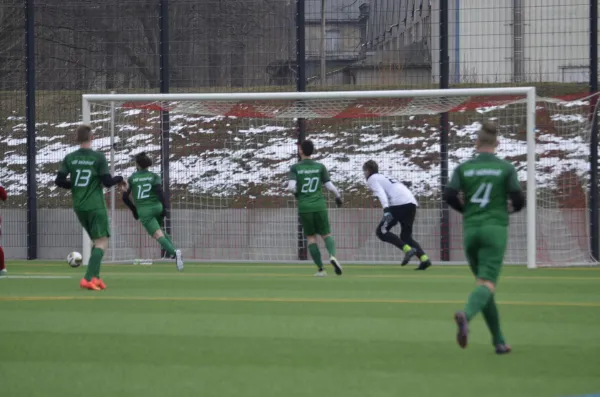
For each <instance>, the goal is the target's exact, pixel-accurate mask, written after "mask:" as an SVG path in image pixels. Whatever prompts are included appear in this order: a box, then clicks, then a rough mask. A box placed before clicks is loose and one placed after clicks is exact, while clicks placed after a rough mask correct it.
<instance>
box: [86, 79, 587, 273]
mask: <svg viewBox="0 0 600 397" xmlns="http://www.w3.org/2000/svg"><path fill="white" fill-rule="evenodd" d="M473 98H479V99H478V100H477V101H478V102H477V104H478V105H476V106H480V107H477V108H476V109H475V108H474V107H469V106H467V105H465V104H466V103H468V102H469V101H471V100H472V99H473ZM538 100H539V99H538ZM490 103H491V105H490ZM553 106H554V105H553ZM492 108H493V109H492ZM480 109H483V110H480ZM490 109H492V110H490ZM162 111H168V112H169V115H170V120H171V131H170V137H171V138H170V141H171V153H172V156H173V157H172V159H173V160H172V165H171V167H172V168H171V171H170V173H171V176H172V178H171V185H172V186H174V187H176V189H177V193H176V195H175V196H174V197H173V198H172V199H171V207H172V210H173V211H174V212H173V215H172V216H171V218H172V222H173V224H176V225H178V226H177V230H175V229H176V228H174V229H173V230H174V231H173V237H174V241H175V245H178V244H181V245H180V247H181V249H183V251H184V254H185V256H186V257H188V258H190V259H192V260H198V261H235V262H243V261H275V262H289V261H293V260H296V259H297V258H296V255H297V252H298V251H297V249H298V244H297V241H298V239H296V236H297V218H296V217H295V215H294V214H295V212H294V211H295V209H294V206H295V204H294V201H293V197H292V198H290V197H288V196H284V193H282V192H283V190H282V189H280V188H281V186H282V184H283V181H284V180H285V173H286V171H287V169H289V165H290V164H292V163H293V162H295V153H296V146H295V141H294V134H295V131H294V125H295V120H296V119H298V118H303V119H306V120H308V122H309V124H310V125H311V128H310V131H309V133H308V135H309V138H310V139H313V140H314V142H315V145H316V147H317V155H316V159H317V160H318V161H321V160H320V159H321V158H324V159H328V161H329V162H328V163H326V165H327V166H328V168H329V170H330V172H331V174H332V181H333V182H334V183H336V184H339V186H340V187H341V190H342V191H343V192H344V198H345V201H346V202H348V203H349V204H348V208H343V209H341V210H337V209H336V210H332V212H330V214H331V215H330V216H331V218H332V228H333V233H334V236H336V239H338V246H339V248H338V251H340V252H338V256H339V257H340V259H341V260H346V262H358V263H371V262H373V263H384V262H386V263H387V262H394V259H393V258H394V255H397V253H395V251H394V249H393V247H391V246H388V245H386V244H383V243H381V242H379V241H378V240H377V238H376V237H375V233H374V230H375V226H376V225H377V223H378V218H379V216H380V211H381V210H380V208H378V207H377V203H376V202H374V201H373V199H372V198H362V197H363V196H361V195H364V192H363V190H362V187H360V186H361V184H363V185H364V181H361V180H359V179H360V178H359V177H358V176H357V175H360V169H356V168H357V166H356V164H359V163H361V164H362V162H363V160H365V159H368V158H373V159H375V160H377V161H380V160H381V162H380V167H381V166H382V167H383V169H384V170H383V171H382V172H385V173H391V174H393V176H394V177H397V178H398V179H401V180H408V181H411V180H412V181H413V183H412V184H413V185H414V186H416V190H417V195H418V196H419V195H422V197H424V198H423V200H424V201H426V202H427V204H423V205H422V208H423V209H422V210H420V211H423V214H424V215H419V212H418V215H417V216H418V217H420V218H419V219H420V220H421V222H423V223H421V224H419V223H418V222H417V224H418V225H422V226H421V229H422V230H423V231H420V230H419V227H418V226H415V228H416V230H415V232H416V238H417V240H418V239H419V238H423V239H428V238H430V237H431V236H428V234H431V233H428V232H427V231H426V230H437V229H436V228H439V220H438V218H439V216H438V215H436V214H439V213H440V211H441V209H442V205H441V202H440V200H439V197H440V186H439V175H440V169H439V164H437V163H436V162H437V161H438V160H437V159H438V157H439V154H440V146H439V143H436V142H437V140H436V139H438V136H439V129H438V127H437V125H438V124H436V122H435V121H434V120H436V119H435V116H436V115H437V114H440V113H443V112H454V114H456V115H457V116H456V117H457V119H456V120H457V121H451V126H452V127H453V128H454V129H453V130H452V132H451V134H452V137H451V138H450V147H449V148H448V151H449V154H450V155H451V158H452V161H451V165H450V166H449V170H448V171H449V173H451V172H452V171H453V168H454V166H456V164H457V163H458V162H459V161H460V160H461V159H462V158H463V157H464V156H467V155H472V153H473V151H472V146H473V141H472V134H473V132H474V131H475V130H476V129H477V125H480V124H477V123H480V122H481V121H483V120H486V119H491V120H495V121H497V122H498V123H499V124H501V125H499V130H500V134H502V130H503V129H504V130H506V131H509V132H510V131H512V132H515V134H519V133H520V134H521V135H522V138H521V140H519V139H518V138H514V139H513V138H511V142H509V143H510V144H511V145H513V144H514V145H517V144H519V145H518V150H519V151H520V152H519V153H514V158H518V159H519V160H518V161H520V164H521V165H522V167H521V168H519V177H520V180H521V182H522V183H525V185H526V194H527V206H526V209H524V210H523V213H524V214H523V215H522V218H519V219H522V220H519V221H518V225H517V226H515V227H518V228H520V229H519V232H518V233H517V234H515V237H514V242H513V243H512V244H513V246H515V247H516V248H515V251H514V252H515V255H514V259H511V260H510V261H511V262H514V263H521V264H523V263H525V262H526V264H527V267H528V268H535V267H537V265H538V263H537V259H538V258H536V254H537V251H538V250H537V249H536V241H537V239H536V225H537V226H538V227H539V225H542V224H543V223H540V222H539V219H538V217H537V215H536V208H537V206H538V201H539V200H540V197H539V196H538V194H537V191H536V156H537V154H539V153H538V152H536V89H535V87H506V88H471V89H446V90H388V91H332V92H277V93H207V94H86V95H83V97H82V119H83V122H84V123H87V124H91V125H92V127H93V130H94V135H95V138H96V140H95V144H94V148H95V149H98V150H101V151H103V152H104V153H105V154H106V155H107V158H109V162H110V165H111V170H112V171H113V172H116V173H117V174H120V175H123V177H125V178H127V177H128V176H129V175H130V174H131V172H133V171H134V170H135V166H134V164H133V162H132V160H131V158H132V156H133V155H134V154H136V153H137V152H140V151H142V150H144V151H149V152H152V151H154V152H155V155H154V157H155V160H156V158H157V157H158V156H160V153H161V151H160V148H159V146H160V130H161V126H160V123H161V117H160V116H159V114H160V112H162ZM488 112H491V113H488ZM459 120H460V121H459ZM463 127H464V128H463ZM561 128H562V127H561ZM515 136H517V135H515ZM209 139H210V140H209ZM507 139H508V138H507ZM513 141H514V142H513ZM517 141H518V142H517ZM521 141H522V144H520V142H521ZM469 142H470V143H469ZM157 143H158V144H157ZM514 147H515V148H516V147H517V146H514ZM320 148H327V149H326V150H324V151H323V152H319V149H320ZM511 150H512V149H511ZM515 150H517V149H515ZM524 151H526V153H523V152H524ZM462 153H465V154H462ZM511 153H512V152H511ZM501 155H502V153H501ZM269 156H270V157H269ZM456 156H462V157H456ZM505 157H507V158H509V159H510V158H511V157H513V154H511V155H510V156H505ZM269 159H271V160H269ZM355 161H356V164H355ZM155 163H157V164H158V161H155ZM334 163H335V164H336V165H335V166H331V165H330V164H334ZM231 169H233V170H231ZM525 169H526V170H525ZM155 170H156V171H158V172H160V170H159V169H158V168H156V169H155ZM355 182H356V185H355V184H354V183H355ZM208 185H210V186H211V187H210V189H209V188H208V187H207V186H208ZM113 189H114V188H113ZM211 189H212V190H211ZM544 191H545V193H544V194H547V195H549V196H548V197H550V195H552V194H558V193H552V192H554V191H557V190H555V189H554V190H553V189H552V188H551V187H548V188H547V189H545V190H544ZM354 192H355V193H354ZM355 194H356V196H357V197H358V196H360V197H361V199H360V200H361V201H360V202H359V201H358V199H356V200H355V201H352V197H353V195H355ZM242 196H243V197H244V198H243V199H241V198H240V197H242ZM115 197H117V198H115ZM118 197H119V195H115V194H114V193H111V195H110V199H109V200H110V201H111V203H110V205H109V207H108V208H109V211H110V216H111V224H112V230H113V236H112V238H111V242H110V243H111V248H110V250H112V254H110V255H107V257H106V259H107V260H114V261H116V262H129V261H131V260H132V259H136V258H143V257H144V256H143V255H144V252H149V251H146V250H152V251H151V254H148V255H147V256H150V255H152V256H154V257H155V258H157V256H158V254H155V253H156V252H157V251H158V249H159V248H157V247H158V246H157V245H152V242H151V241H150V242H148V241H147V237H146V236H145V232H144V230H143V229H142V228H141V226H139V225H137V224H136V223H135V222H134V221H133V219H129V218H130V216H129V213H128V212H127V211H126V210H125V209H122V208H120V207H119V204H118V203H117V205H115V200H116V201H118ZM328 200H329V201H331V199H330V198H329V199H328ZM548 200H550V199H548ZM257 203H258V204H257ZM228 214H229V215H228ZM425 214H427V215H425ZM525 214H526V215H525ZM544 216H546V215H544ZM550 217H551V215H550ZM233 218H235V219H233ZM452 219H453V222H452V229H451V230H452V233H453V234H454V233H457V234H458V235H460V234H462V230H459V229H461V227H460V226H459V224H458V222H459V220H458V219H460V217H458V216H455V215H452ZM179 225H183V226H179ZM242 229H243V230H242ZM288 229H289V230H288ZM271 232H272V233H273V234H270V233H271ZM432 233H436V232H432ZM226 234H228V235H226ZM285 236H287V237H286V238H291V240H292V241H291V242H289V244H288V243H287V242H285V241H287V240H285V241H284V240H279V239H280V238H281V239H283V238H284V237H285ZM337 236H339V237H337ZM363 236H364V237H363ZM446 237H448V236H446ZM432 238H433V237H432ZM523 238H525V239H526V243H525V244H523V241H522V240H523ZM436 239H437V237H436V238H433V239H432V240H431V243H429V246H428V249H429V250H431V251H438V250H439V245H438V243H436ZM275 240H276V241H275ZM455 240H456V239H455V238H453V239H452V242H451V244H450V245H451V247H452V250H453V251H452V252H453V253H452V255H451V256H452V257H451V258H450V259H451V261H453V262H462V263H464V258H462V257H460V255H461V254H460V251H461V247H460V244H461V243H460V241H455ZM140 241H142V242H140ZM428 241H429V240H428ZM437 241H439V239H438V240H437ZM139 244H141V245H140V246H139V247H138V245H139ZM510 244H511V243H509V245H510ZM133 245H135V249H134V248H131V247H129V246H133ZM142 245H143V247H142ZM148 245H152V247H151V248H148V247H147V246H148ZM422 245H423V244H422ZM517 245H518V247H517ZM549 245H551V244H549ZM371 247H377V248H371ZM424 248H425V247H424ZM525 251H526V254H525ZM82 252H83V257H84V263H85V264H87V262H88V259H89V256H90V252H91V243H90V240H89V238H88V236H87V234H86V233H85V232H84V233H83V250H82ZM521 253H522V254H523V255H522V256H520V255H521ZM436 255H437V253H433V256H434V257H436ZM577 255H579V253H578V254H577ZM430 256H432V255H430ZM550 256H551V255H550ZM584 256H585V255H584ZM453 257H456V258H459V259H458V260H457V259H454V258H453ZM572 257H573V258H579V256H576V255H572ZM568 260H571V259H569V258H567V259H566V260H565V262H567V261H568ZM573 260H575V259H573ZM578 260H579V259H578ZM579 261H583V262H585V261H586V259H583V260H579ZM436 263H440V261H439V259H438V260H436Z"/></svg>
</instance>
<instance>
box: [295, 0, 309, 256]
mask: <svg viewBox="0 0 600 397" xmlns="http://www.w3.org/2000/svg"><path fill="white" fill-rule="evenodd" d="M305 16H306V15H305V9H304V0H296V91H299V92H304V91H306V31H305V29H306V26H305ZM297 128H298V145H300V143H302V141H304V139H306V120H305V119H302V118H299V119H298V124H297ZM307 258H308V253H307V246H306V238H305V236H304V231H303V229H302V223H301V222H300V219H298V259H300V260H306V259H307Z"/></svg>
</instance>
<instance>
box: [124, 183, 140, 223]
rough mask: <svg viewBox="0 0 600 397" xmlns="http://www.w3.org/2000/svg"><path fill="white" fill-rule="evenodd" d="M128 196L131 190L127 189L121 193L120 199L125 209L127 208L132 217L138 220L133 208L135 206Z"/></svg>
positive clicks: (135, 209)
mask: <svg viewBox="0 0 600 397" xmlns="http://www.w3.org/2000/svg"><path fill="white" fill-rule="evenodd" d="M130 195H131V188H129V189H127V191H126V192H123V197H122V199H123V203H124V204H125V205H126V206H127V208H129V209H130V210H131V212H132V213H133V217H134V218H135V219H138V213H137V208H136V207H135V204H133V202H132V201H131V199H130V198H129V196H130Z"/></svg>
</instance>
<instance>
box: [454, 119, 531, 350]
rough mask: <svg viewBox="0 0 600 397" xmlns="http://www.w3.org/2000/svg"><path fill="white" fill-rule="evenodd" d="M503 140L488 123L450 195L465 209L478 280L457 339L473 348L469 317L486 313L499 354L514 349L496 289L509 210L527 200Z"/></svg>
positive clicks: (459, 316) (467, 243) (460, 317)
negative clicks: (500, 148)
mask: <svg viewBox="0 0 600 397" xmlns="http://www.w3.org/2000/svg"><path fill="white" fill-rule="evenodd" d="M497 145H498V138H497V130H496V126H495V125H493V124H489V123H486V124H484V125H483V126H482V127H481V129H480V130H479V131H478V133H477V142H476V149H477V152H478V154H477V156H475V157H474V158H473V159H471V160H468V161H466V162H464V163H462V164H460V165H459V166H458V167H457V168H456V169H455V170H454V173H453V175H452V179H451V180H450V183H449V185H448V187H447V188H446V190H445V191H444V200H445V201H446V202H447V203H448V205H449V206H451V207H452V208H454V209H455V210H457V211H458V212H461V213H462V214H463V227H464V231H463V244H464V249H465V254H466V257H467V261H468V262H469V266H470V268H471V271H472V272H473V274H474V275H475V278H476V282H477V286H476V287H475V289H474V290H473V292H472V293H471V295H470V296H469V299H468V301H467V304H466V306H465V308H464V310H463V311H459V312H457V313H456V314H455V315H454V319H455V321H456V324H457V326H458V334H457V337H456V339H457V342H458V344H459V346H460V347H462V348H465V347H467V342H468V333H469V322H470V321H471V320H472V319H473V317H475V316H476V315H477V313H479V312H482V314H483V318H484V320H485V323H486V324H487V326H488V328H489V330H490V332H491V334H492V343H493V345H494V346H495V348H496V353H497V354H505V353H510V351H511V348H510V346H509V345H507V344H506V341H505V340H504V336H503V335H502V331H501V329H500V318H499V315H498V308H497V307H496V302H495V300H494V293H495V291H496V284H497V282H498V277H499V276H500V271H501V270H502V262H503V260H504V253H505V251H506V243H507V240H508V215H509V213H510V212H517V211H520V210H521V209H522V208H523V207H524V206H525V199H524V197H523V193H522V192H521V186H520V185H519V181H518V179H517V171H516V170H515V167H514V166H513V165H512V164H510V163H509V162H507V161H504V160H502V159H500V158H498V157H496V155H495V152H496V146H497ZM460 192H462V194H463V198H462V199H461V198H460V197H459V194H460Z"/></svg>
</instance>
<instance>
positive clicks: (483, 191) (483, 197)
mask: <svg viewBox="0 0 600 397" xmlns="http://www.w3.org/2000/svg"><path fill="white" fill-rule="evenodd" d="M491 194H492V184H491V183H482V184H481V185H479V187H478V188H477V191H476V192H475V194H474V195H473V197H471V202H472V203H475V204H479V207H480V208H485V207H486V206H487V205H488V204H489V203H490V195H491Z"/></svg>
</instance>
